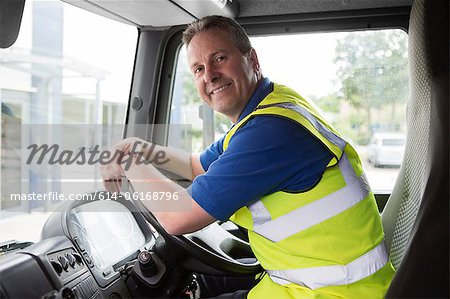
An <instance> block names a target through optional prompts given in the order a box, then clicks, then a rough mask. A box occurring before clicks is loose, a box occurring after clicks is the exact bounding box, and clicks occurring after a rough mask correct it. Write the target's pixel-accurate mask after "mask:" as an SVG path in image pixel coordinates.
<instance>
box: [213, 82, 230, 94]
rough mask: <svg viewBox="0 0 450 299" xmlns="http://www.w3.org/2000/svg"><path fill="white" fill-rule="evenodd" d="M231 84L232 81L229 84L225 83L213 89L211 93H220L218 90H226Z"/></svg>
mask: <svg viewBox="0 0 450 299" xmlns="http://www.w3.org/2000/svg"><path fill="white" fill-rule="evenodd" d="M230 85H231V83H228V84H226V85H223V86H221V87H219V88H216V89H213V91H211V92H210V93H209V94H210V95H212V94H216V93H218V92H221V91H224V90H225V89H227V88H228V87H229V86H230Z"/></svg>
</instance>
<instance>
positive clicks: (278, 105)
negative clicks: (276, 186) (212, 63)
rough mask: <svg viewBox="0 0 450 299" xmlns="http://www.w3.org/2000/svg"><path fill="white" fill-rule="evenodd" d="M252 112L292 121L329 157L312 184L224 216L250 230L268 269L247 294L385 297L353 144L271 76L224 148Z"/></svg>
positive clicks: (378, 228) (383, 260) (381, 249)
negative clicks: (266, 92)
mask: <svg viewBox="0 0 450 299" xmlns="http://www.w3.org/2000/svg"><path fill="white" fill-rule="evenodd" d="M258 115H273V116H277V117H283V118H286V119H288V120H291V121H294V122H296V123H297V124H299V125H300V126H302V127H303V128H305V129H306V130H308V131H309V132H311V134H313V135H314V136H315V137H317V138H318V139H319V140H320V141H321V142H322V143H323V145H324V146H325V147H326V148H327V149H328V150H329V151H330V153H332V155H333V158H332V159H331V161H330V162H329V164H328V166H327V168H326V170H325V172H324V174H323V176H322V178H321V180H320V181H319V183H318V184H316V185H315V186H314V187H313V188H312V189H310V190H308V191H305V192H298V193H289V192H284V191H278V192H275V193H273V194H268V195H265V196H263V197H262V198H261V199H260V200H258V201H256V202H254V203H252V204H250V205H248V206H246V207H243V208H241V209H239V210H238V211H237V212H236V213H235V214H234V215H232V216H231V217H230V220H232V221H233V222H235V223H236V224H238V225H240V226H242V227H245V228H246V229H247V230H248V236H249V242H250V245H251V248H252V250H253V252H254V254H255V256H256V257H257V258H258V260H259V262H260V263H261V266H262V267H263V268H264V269H265V271H266V273H267V275H265V276H264V278H263V279H262V280H261V282H260V283H258V285H257V286H255V287H254V288H253V289H252V290H251V291H250V293H249V295H248V298H255V299H260V298H272V299H279V298H361V299H362V298H365V299H366V298H384V295H385V293H386V291H387V289H388V287H389V284H390V282H391V280H392V277H393V275H394V268H393V267H392V264H391V263H390V261H389V257H388V253H387V249H386V247H385V245H384V234H383V228H382V224H381V218H380V215H379V213H378V209H377V206H376V202H375V198H374V196H373V193H372V192H371V191H370V187H369V185H368V183H367V179H366V176H365V175H364V172H363V168H362V164H361V161H360V159H359V157H358V155H357V153H356V152H355V150H354V149H353V147H352V146H351V145H350V144H348V143H347V142H346V141H344V140H343V139H342V138H341V137H340V135H339V134H338V133H337V132H336V131H335V130H334V129H333V128H332V127H331V126H330V125H329V124H327V123H326V122H325V120H324V119H323V118H322V117H321V116H320V115H319V113H318V112H317V110H316V109H314V107H313V106H312V105H311V104H310V103H308V102H307V101H306V100H304V99H303V98H302V97H301V96H300V95H298V94H297V93H296V92H294V91H293V90H291V89H289V88H287V87H285V86H282V85H278V84H274V90H273V91H272V92H271V93H270V94H269V95H268V96H267V97H266V98H264V99H263V100H262V101H261V103H260V104H259V105H258V107H257V108H256V109H255V110H254V111H253V112H252V113H250V114H249V115H248V116H246V117H245V118H244V119H242V120H241V121H240V122H239V123H237V124H236V125H235V126H234V127H233V128H232V129H231V130H230V131H229V132H228V133H227V135H226V136H225V139H224V144H223V149H224V151H225V150H226V149H227V147H228V144H229V142H230V140H231V139H232V138H233V135H234V134H235V133H236V131H237V130H239V129H240V128H241V127H242V126H244V125H245V124H246V122H247V121H248V120H250V119H251V118H253V117H258ZM273 159H276V157H273Z"/></svg>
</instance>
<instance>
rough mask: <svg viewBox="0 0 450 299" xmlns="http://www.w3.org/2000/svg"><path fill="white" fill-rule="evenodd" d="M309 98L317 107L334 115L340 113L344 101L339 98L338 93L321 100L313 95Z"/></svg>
mask: <svg viewBox="0 0 450 299" xmlns="http://www.w3.org/2000/svg"><path fill="white" fill-rule="evenodd" d="M308 98H309V99H310V100H311V101H312V102H314V103H315V104H316V105H317V106H319V107H320V109H322V110H323V111H326V112H334V113H337V112H339V109H340V105H341V100H342V98H341V97H339V96H338V95H337V94H336V93H331V94H328V95H326V96H323V97H320V98H317V97H315V96H314V95H311V96H309V97H308Z"/></svg>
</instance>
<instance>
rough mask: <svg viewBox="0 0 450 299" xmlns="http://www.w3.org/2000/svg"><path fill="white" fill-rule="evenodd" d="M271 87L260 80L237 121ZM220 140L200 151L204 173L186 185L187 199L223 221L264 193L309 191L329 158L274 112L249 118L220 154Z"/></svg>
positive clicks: (312, 139)
mask: <svg viewBox="0 0 450 299" xmlns="http://www.w3.org/2000/svg"><path fill="white" fill-rule="evenodd" d="M272 91H273V84H272V82H270V80H269V79H267V78H264V79H263V80H261V82H260V84H259V85H258V87H257V88H256V90H255V92H254V94H253V95H252V97H251V98H250V100H249V101H248V103H247V105H246V106H245V108H244V110H243V111H242V113H241V115H240V117H239V119H238V122H239V121H240V120H242V119H243V118H244V117H246V116H247V115H248V114H250V113H251V112H252V111H253V110H254V109H255V108H256V107H257V106H258V104H259V103H260V102H261V101H262V100H263V99H264V98H265V97H266V96H267V95H268V94H269V93H271V92H272ZM223 140H224V138H221V139H220V140H218V141H216V142H214V143H213V144H211V145H210V146H209V147H208V148H207V149H206V150H205V151H203V152H202V153H201V154H200V162H201V164H202V166H203V169H204V170H205V171H206V173H205V174H203V175H199V176H197V177H196V178H195V179H194V181H193V183H192V186H191V188H190V191H191V195H192V198H193V199H194V200H195V201H196V202H197V203H198V204H199V205H200V206H201V207H202V208H203V209H204V210H205V211H206V212H208V213H209V214H210V215H211V216H213V217H214V218H216V219H219V220H222V221H225V220H227V219H228V218H229V217H230V216H231V215H233V214H234V213H235V212H236V211H237V210H238V209H240V208H241V207H243V206H246V205H249V204H250V203H253V202H255V201H257V200H259V199H260V198H261V197H262V196H264V195H267V194H271V193H274V192H277V191H286V192H302V191H306V190H309V189H311V188H312V187H314V186H315V185H316V184H317V183H318V181H319V180H320V179H321V177H322V174H323V172H324V171H325V168H326V166H327V165H328V163H329V161H330V160H331V158H332V155H331V153H330V152H329V151H328V150H327V149H326V147H325V146H324V145H323V144H322V143H321V142H320V141H319V140H318V139H317V138H316V137H315V136H313V135H312V134H311V133H310V132H309V131H307V130H306V129H304V128H303V127H302V126H300V125H299V124H297V123H295V122H293V121H291V120H288V119H285V118H281V117H277V116H257V117H254V118H251V119H250V120H249V121H248V122H247V123H246V124H245V125H244V126H243V127H241V128H240V129H239V130H238V131H237V132H236V133H235V134H234V135H233V137H232V138H231V140H230V142H229V145H228V148H227V150H226V151H225V152H224V151H223ZM280 204H283V203H280Z"/></svg>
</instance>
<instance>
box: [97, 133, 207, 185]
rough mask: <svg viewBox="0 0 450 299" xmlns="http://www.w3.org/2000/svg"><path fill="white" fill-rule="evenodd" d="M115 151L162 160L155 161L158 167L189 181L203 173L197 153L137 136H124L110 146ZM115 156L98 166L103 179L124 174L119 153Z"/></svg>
mask: <svg viewBox="0 0 450 299" xmlns="http://www.w3.org/2000/svg"><path fill="white" fill-rule="evenodd" d="M117 151H119V152H121V153H122V154H123V155H124V156H126V155H129V154H136V153H139V155H141V156H142V157H143V158H145V159H147V160H150V161H163V163H157V164H158V167H159V168H160V169H164V170H167V171H170V172H172V173H175V174H177V175H179V176H181V177H183V178H185V179H188V180H191V181H192V180H193V179H194V178H195V177H196V176H197V175H200V174H203V173H205V171H204V170H203V167H202V165H201V163H200V158H199V155H198V154H190V153H188V152H186V151H183V150H179V149H175V148H171V147H166V146H161V145H156V144H152V143H150V142H147V141H145V140H143V139H140V138H137V137H130V138H126V139H124V140H122V141H121V142H119V143H117V144H116V145H114V146H113V147H111V148H110V152H111V153H112V154H113V155H114V154H115V153H116V152H117ZM115 157H116V159H115V160H114V161H112V162H111V163H109V164H107V165H101V167H100V173H101V175H102V177H103V178H104V179H105V180H112V179H120V178H121V177H123V176H125V173H124V171H123V168H122V165H121V164H120V161H119V155H115ZM157 157H159V158H157ZM104 185H105V188H106V190H108V191H111V192H118V191H120V190H118V186H117V185H116V184H111V183H109V182H106V183H105V184H104Z"/></svg>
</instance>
